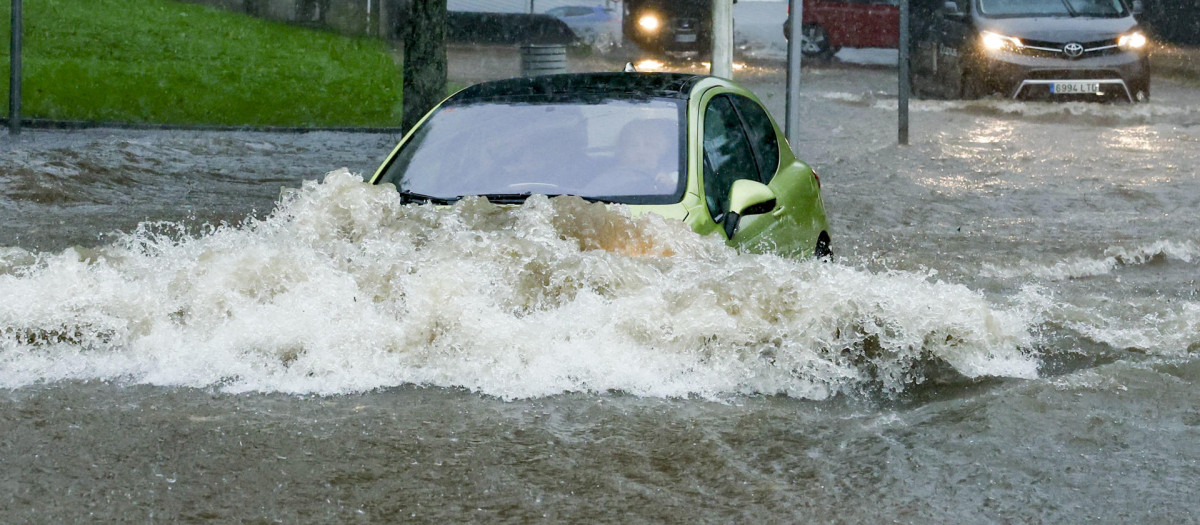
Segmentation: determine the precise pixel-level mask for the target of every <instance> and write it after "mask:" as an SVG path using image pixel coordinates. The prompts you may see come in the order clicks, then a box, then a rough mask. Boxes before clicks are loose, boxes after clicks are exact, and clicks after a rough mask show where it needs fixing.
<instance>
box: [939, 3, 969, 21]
mask: <svg viewBox="0 0 1200 525" xmlns="http://www.w3.org/2000/svg"><path fill="white" fill-rule="evenodd" d="M963 14H964V13H963V12H962V11H959V10H958V2H950V1H948V2H944V3H943V4H942V16H944V17H946V18H955V19H960V18H962V17H963Z"/></svg>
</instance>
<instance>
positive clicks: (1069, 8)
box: [1062, 0, 1079, 18]
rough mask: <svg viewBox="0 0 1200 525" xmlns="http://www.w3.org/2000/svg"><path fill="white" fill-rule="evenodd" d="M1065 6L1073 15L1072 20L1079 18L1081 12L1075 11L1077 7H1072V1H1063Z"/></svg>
mask: <svg viewBox="0 0 1200 525" xmlns="http://www.w3.org/2000/svg"><path fill="white" fill-rule="evenodd" d="M1062 3H1063V5H1064V6H1066V7H1067V12H1068V13H1070V14H1071V18H1075V17H1077V16H1079V11H1076V10H1075V6H1073V5H1071V0H1062Z"/></svg>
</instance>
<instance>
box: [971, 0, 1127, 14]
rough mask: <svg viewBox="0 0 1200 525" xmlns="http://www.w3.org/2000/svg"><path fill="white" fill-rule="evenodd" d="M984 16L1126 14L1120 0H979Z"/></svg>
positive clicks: (980, 9) (980, 10)
mask: <svg viewBox="0 0 1200 525" xmlns="http://www.w3.org/2000/svg"><path fill="white" fill-rule="evenodd" d="M979 12H980V13H981V14H983V15H986V16H999V17H1013V16H1098V17H1118V16H1125V15H1126V14H1127V12H1126V10H1125V4H1124V3H1122V1H1121V0H979Z"/></svg>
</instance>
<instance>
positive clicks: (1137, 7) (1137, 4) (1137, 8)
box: [1133, 0, 1146, 16]
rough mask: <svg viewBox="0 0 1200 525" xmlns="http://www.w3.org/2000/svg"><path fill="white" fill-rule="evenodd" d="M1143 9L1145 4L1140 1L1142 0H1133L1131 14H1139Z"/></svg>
mask: <svg viewBox="0 0 1200 525" xmlns="http://www.w3.org/2000/svg"><path fill="white" fill-rule="evenodd" d="M1145 10H1146V6H1145V4H1143V3H1142V0H1133V14H1134V15H1135V16H1141V14H1142V13H1143V12H1144V11H1145Z"/></svg>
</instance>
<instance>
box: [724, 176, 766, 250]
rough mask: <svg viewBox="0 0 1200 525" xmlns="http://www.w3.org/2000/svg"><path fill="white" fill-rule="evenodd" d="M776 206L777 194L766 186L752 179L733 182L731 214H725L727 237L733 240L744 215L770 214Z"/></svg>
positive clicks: (730, 203)
mask: <svg viewBox="0 0 1200 525" xmlns="http://www.w3.org/2000/svg"><path fill="white" fill-rule="evenodd" d="M776 204H778V200H777V199H776V198H775V192H774V191H771V188H769V187H767V185H766V184H763V183H761V182H758V181H753V180H750V179H738V180H735V181H733V186H731V187H730V188H729V213H726V214H725V220H724V222H725V237H727V238H730V239H732V238H733V234H735V233H737V228H738V222H739V221H740V220H741V218H742V216H743V215H759V214H763V213H769V212H770V211H771V210H774V209H775V205H776Z"/></svg>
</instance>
